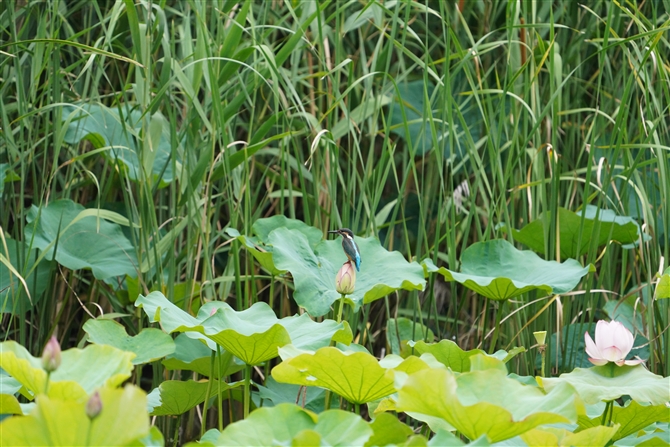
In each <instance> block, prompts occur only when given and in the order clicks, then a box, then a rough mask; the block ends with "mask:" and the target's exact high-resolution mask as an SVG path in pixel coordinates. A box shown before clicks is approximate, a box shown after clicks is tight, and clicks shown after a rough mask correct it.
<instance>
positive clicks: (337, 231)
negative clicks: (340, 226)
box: [329, 230, 340, 234]
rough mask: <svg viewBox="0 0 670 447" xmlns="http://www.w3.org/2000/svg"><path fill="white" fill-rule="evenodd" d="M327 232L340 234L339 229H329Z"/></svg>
mask: <svg viewBox="0 0 670 447" xmlns="http://www.w3.org/2000/svg"><path fill="white" fill-rule="evenodd" d="M329 233H332V234H340V231H339V230H335V231H329Z"/></svg>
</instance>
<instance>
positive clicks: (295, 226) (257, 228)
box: [251, 215, 323, 247]
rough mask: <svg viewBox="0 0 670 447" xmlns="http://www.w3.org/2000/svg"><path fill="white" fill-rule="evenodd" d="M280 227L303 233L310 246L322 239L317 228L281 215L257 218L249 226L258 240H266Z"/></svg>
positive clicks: (320, 232)
mask: <svg viewBox="0 0 670 447" xmlns="http://www.w3.org/2000/svg"><path fill="white" fill-rule="evenodd" d="M282 227H283V228H286V229H288V230H296V231H299V232H300V233H302V234H304V235H305V237H306V238H307V240H308V241H309V245H310V246H311V247H315V246H316V245H318V244H319V242H321V241H322V240H323V232H322V231H321V230H319V229H318V228H314V227H312V226H310V225H307V224H306V223H305V222H303V221H302V220H297V219H289V218H288V217H286V216H282V215H277V216H272V217H267V218H263V219H258V220H257V221H256V222H254V224H253V225H252V226H251V230H252V231H253V232H254V234H255V235H256V236H258V238H259V239H260V240H262V241H264V242H268V241H269V237H270V233H272V232H273V231H275V230H276V229H277V228H282Z"/></svg>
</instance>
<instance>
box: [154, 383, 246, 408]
mask: <svg viewBox="0 0 670 447" xmlns="http://www.w3.org/2000/svg"><path fill="white" fill-rule="evenodd" d="M241 385H243V382H233V383H225V382H221V381H220V380H213V381H212V383H211V384H210V383H209V381H208V380H200V381H197V382H196V381H195V380H188V381H185V382H184V381H181V380H166V381H164V382H163V383H161V384H160V385H159V386H158V387H157V388H154V390H153V391H152V392H151V393H150V394H149V402H150V403H151V406H150V407H149V412H150V413H151V415H152V416H165V415H172V416H176V415H180V414H184V413H186V412H187V411H188V410H190V409H191V408H193V407H195V406H196V405H199V404H201V403H203V402H204V401H205V397H206V396H207V389H208V388H209V397H210V398H212V397H215V396H218V394H219V391H220V392H221V393H225V394H224V397H228V390H230V389H233V388H237V387H239V386H241Z"/></svg>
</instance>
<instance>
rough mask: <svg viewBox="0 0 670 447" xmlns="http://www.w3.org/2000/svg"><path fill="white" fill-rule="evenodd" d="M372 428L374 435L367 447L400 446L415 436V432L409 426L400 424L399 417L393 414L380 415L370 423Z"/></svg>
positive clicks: (366, 444)
mask: <svg viewBox="0 0 670 447" xmlns="http://www.w3.org/2000/svg"><path fill="white" fill-rule="evenodd" d="M370 428H372V431H373V435H372V436H371V437H370V439H369V440H368V442H366V443H365V447H372V446H375V445H390V444H392V445H399V444H402V443H403V442H405V441H407V438H408V437H409V436H411V435H413V434H414V431H413V430H412V429H411V428H410V427H409V426H408V425H407V424H403V423H402V422H400V421H399V420H398V418H397V416H395V415H392V414H391V413H381V414H378V415H377V417H376V418H375V420H374V421H372V422H370Z"/></svg>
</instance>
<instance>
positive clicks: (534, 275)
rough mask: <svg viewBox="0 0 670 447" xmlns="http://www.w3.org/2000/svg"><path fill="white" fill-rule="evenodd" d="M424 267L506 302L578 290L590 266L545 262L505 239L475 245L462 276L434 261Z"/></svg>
mask: <svg viewBox="0 0 670 447" xmlns="http://www.w3.org/2000/svg"><path fill="white" fill-rule="evenodd" d="M423 265H424V266H425V268H426V270H427V271H428V272H429V273H432V272H439V273H441V274H442V275H444V277H445V279H446V280H447V281H456V282H458V283H461V284H463V285H464V286H465V287H467V288H468V289H471V290H474V291H475V292H477V293H478V294H480V295H483V296H485V297H487V298H490V299H492V300H506V299H509V298H513V297H515V296H518V295H521V294H523V293H526V292H529V291H531V290H536V289H537V290H542V291H544V292H546V293H547V294H562V293H566V292H569V291H571V290H572V289H574V288H575V287H576V286H577V284H579V281H580V280H581V279H582V277H583V276H584V275H586V274H587V273H588V272H589V267H582V266H581V265H580V264H579V262H577V261H575V260H574V259H568V260H567V261H565V262H562V263H558V262H556V261H545V260H544V259H542V258H540V257H539V256H538V255H536V254H535V253H533V252H532V251H521V250H517V249H516V248H514V246H513V245H512V244H510V243H509V242H507V241H506V240H503V239H496V240H492V241H486V242H477V243H476V244H472V245H471V246H469V247H468V248H466V249H465V251H464V252H463V256H462V257H461V273H458V272H452V271H451V270H448V269H446V268H444V267H439V268H438V267H436V266H435V264H433V262H432V261H431V260H430V259H425V260H424V261H423Z"/></svg>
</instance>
